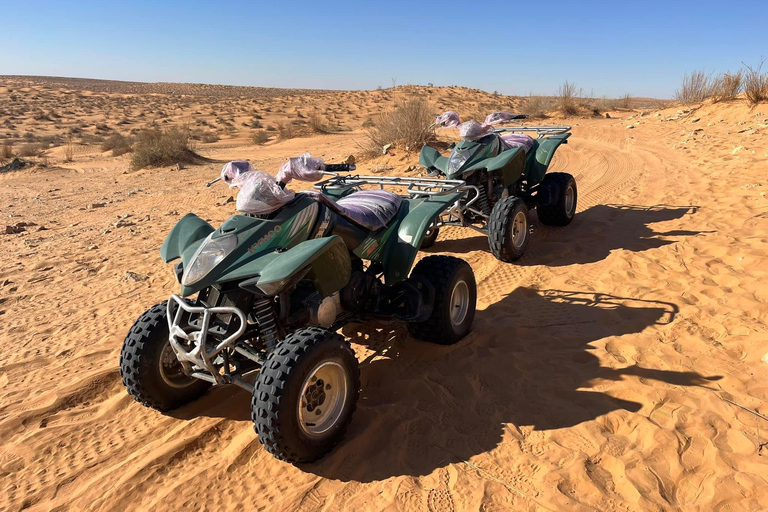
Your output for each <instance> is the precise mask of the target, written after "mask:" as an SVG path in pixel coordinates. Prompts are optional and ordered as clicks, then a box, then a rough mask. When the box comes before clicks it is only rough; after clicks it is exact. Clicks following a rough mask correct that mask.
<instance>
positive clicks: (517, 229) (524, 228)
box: [512, 211, 528, 249]
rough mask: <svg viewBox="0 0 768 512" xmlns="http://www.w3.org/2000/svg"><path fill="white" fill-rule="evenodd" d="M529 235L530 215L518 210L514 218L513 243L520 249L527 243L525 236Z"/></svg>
mask: <svg viewBox="0 0 768 512" xmlns="http://www.w3.org/2000/svg"><path fill="white" fill-rule="evenodd" d="M526 236H528V217H527V216H526V215H525V212H523V211H520V212H517V214H516V215H515V218H514V219H513V220H512V245H514V246H515V249H519V248H521V247H522V246H523V244H524V243H525V237H526Z"/></svg>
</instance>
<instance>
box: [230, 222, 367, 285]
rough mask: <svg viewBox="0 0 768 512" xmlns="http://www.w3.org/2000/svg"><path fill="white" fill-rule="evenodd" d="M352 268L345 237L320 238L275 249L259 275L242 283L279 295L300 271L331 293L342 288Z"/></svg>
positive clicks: (347, 280)
mask: <svg viewBox="0 0 768 512" xmlns="http://www.w3.org/2000/svg"><path fill="white" fill-rule="evenodd" d="M351 271H352V264H351V262H350V259H349V251H348V250H347V246H346V245H344V241H343V240H342V239H341V237H338V236H331V237H328V238H316V239H314V240H307V241H305V242H301V243H300V244H297V245H296V246H294V247H293V248H291V249H288V250H287V251H284V252H280V253H274V256H273V258H272V260H271V261H270V262H269V263H268V264H267V265H266V266H264V267H263V268H262V269H261V270H260V272H259V276H258V277H255V278H254V279H249V280H247V281H244V282H243V283H241V284H240V286H241V287H242V288H245V289H249V288H251V287H252V286H254V285H255V286H256V287H258V288H259V290H261V291H262V292H264V293H265V294H267V295H275V294H276V293H278V292H279V291H280V290H281V289H282V287H284V286H285V285H286V284H288V283H289V282H290V280H291V279H292V278H293V277H294V276H296V275H298V274H303V275H306V277H307V278H308V279H311V280H312V281H313V282H314V283H315V286H316V287H317V291H318V292H320V295H322V296H323V297H327V296H328V295H331V294H333V293H335V292H337V291H339V290H341V289H342V288H343V287H344V286H345V285H346V284H347V283H348V282H349V277H350V274H351Z"/></svg>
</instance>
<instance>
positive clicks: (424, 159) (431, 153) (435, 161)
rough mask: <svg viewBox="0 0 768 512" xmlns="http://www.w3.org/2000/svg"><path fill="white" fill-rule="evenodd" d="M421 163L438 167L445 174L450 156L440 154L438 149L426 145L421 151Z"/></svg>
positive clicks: (431, 167) (425, 165)
mask: <svg viewBox="0 0 768 512" xmlns="http://www.w3.org/2000/svg"><path fill="white" fill-rule="evenodd" d="M419 164H421V165H422V166H423V167H425V168H426V169H427V170H429V169H437V170H439V171H441V172H442V173H443V174H445V167H446V164H448V157H445V156H443V155H441V154H440V152H439V151H438V150H436V149H435V148H433V147H430V146H424V147H423V148H421V152H420V153H419Z"/></svg>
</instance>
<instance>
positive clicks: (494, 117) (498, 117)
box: [483, 112, 515, 126]
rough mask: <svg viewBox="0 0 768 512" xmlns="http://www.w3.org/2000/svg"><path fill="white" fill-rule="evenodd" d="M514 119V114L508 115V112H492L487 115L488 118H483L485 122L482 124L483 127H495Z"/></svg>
mask: <svg viewBox="0 0 768 512" xmlns="http://www.w3.org/2000/svg"><path fill="white" fill-rule="evenodd" d="M514 118H515V114H510V113H509V112H494V113H492V114H488V116H487V117H486V118H485V121H484V122H483V125H486V126H495V125H497V124H501V123H508V122H510V121H512V120H514Z"/></svg>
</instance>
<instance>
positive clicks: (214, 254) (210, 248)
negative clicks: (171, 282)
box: [181, 231, 237, 286]
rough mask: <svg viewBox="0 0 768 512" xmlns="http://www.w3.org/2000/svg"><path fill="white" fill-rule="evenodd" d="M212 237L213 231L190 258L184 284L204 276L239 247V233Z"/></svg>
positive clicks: (182, 281) (182, 280)
mask: <svg viewBox="0 0 768 512" xmlns="http://www.w3.org/2000/svg"><path fill="white" fill-rule="evenodd" d="M214 233H215V231H214ZM212 237H213V233H211V234H210V235H208V238H206V239H205V240H203V243H202V244H200V247H198V249H197V251H196V252H195V254H194V255H193V256H192V259H191V260H189V265H187V266H186V268H185V269H184V276H183V277H182V278H181V284H182V285H183V286H192V285H193V284H195V283H196V282H198V281H199V280H201V279H202V278H204V277H205V276H206V275H207V274H208V272H210V271H211V270H213V269H214V267H216V265H218V264H219V263H221V262H222V260H223V259H224V258H226V257H227V256H228V255H229V254H230V253H231V252H232V251H234V250H235V247H237V235H227V236H222V237H219V238H216V239H214V238H212Z"/></svg>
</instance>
